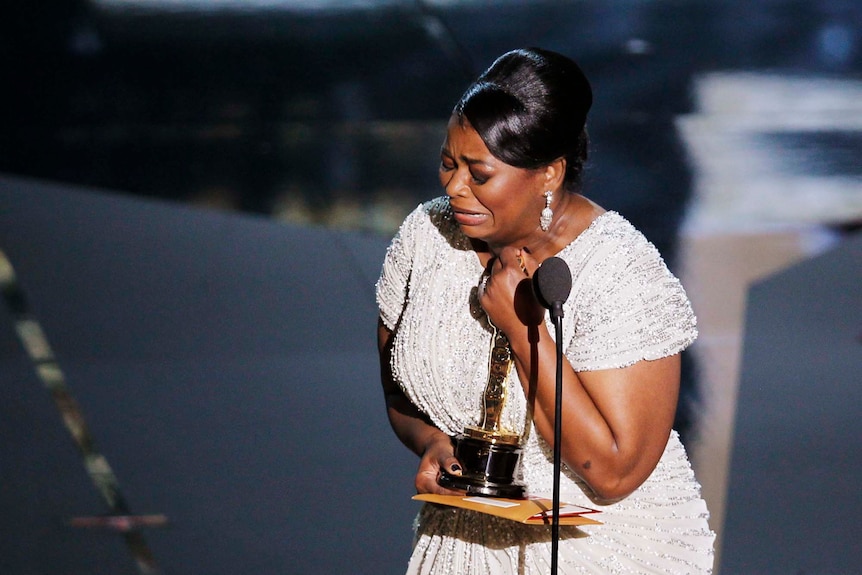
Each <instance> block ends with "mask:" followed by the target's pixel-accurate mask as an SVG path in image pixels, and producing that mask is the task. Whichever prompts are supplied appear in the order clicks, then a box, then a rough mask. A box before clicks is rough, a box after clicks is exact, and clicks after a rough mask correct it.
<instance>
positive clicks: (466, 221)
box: [452, 208, 488, 226]
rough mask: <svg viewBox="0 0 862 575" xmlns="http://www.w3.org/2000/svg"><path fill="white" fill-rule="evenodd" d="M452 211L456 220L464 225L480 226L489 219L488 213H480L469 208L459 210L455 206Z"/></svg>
mask: <svg viewBox="0 0 862 575" xmlns="http://www.w3.org/2000/svg"><path fill="white" fill-rule="evenodd" d="M452 213H453V214H454V216H455V221H456V222H458V223H459V224H461V225H462V226H478V225H479V224H482V223H484V222H485V221H486V220H487V219H488V215H487V214H480V213H478V212H471V211H468V210H457V209H454V208H453V209H452Z"/></svg>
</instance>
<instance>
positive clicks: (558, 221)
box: [377, 49, 714, 575]
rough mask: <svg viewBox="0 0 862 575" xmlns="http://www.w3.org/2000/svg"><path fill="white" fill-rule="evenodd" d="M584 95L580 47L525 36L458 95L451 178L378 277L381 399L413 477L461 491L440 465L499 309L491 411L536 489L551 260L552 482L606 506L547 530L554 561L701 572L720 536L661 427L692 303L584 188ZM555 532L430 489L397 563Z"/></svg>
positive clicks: (532, 558) (453, 469)
mask: <svg viewBox="0 0 862 575" xmlns="http://www.w3.org/2000/svg"><path fill="white" fill-rule="evenodd" d="M591 104H592V92H591V89H590V86H589V83H588V81H587V80H586V78H585V77H584V75H583V73H582V72H581V70H580V69H579V68H578V66H577V65H576V64H575V63H574V62H572V61H571V60H569V59H568V58H566V57H564V56H561V55H559V54H556V53H553V52H549V51H545V50H538V49H529V50H516V51H513V52H509V53H507V54H504V55H503V56H501V57H500V58H499V59H497V61H496V62H494V64H493V65H492V66H491V67H490V68H489V69H488V70H486V71H485V72H484V73H483V74H482V75H481V76H480V77H479V79H478V80H477V81H476V82H475V83H474V84H473V85H472V86H470V88H469V89H468V90H467V91H466V93H465V94H464V96H463V97H462V98H461V100H460V101H459V102H458V104H457V105H456V107H455V109H454V112H453V114H452V116H451V118H450V120H449V124H448V129H447V136H446V140H445V141H444V143H443V146H442V150H441V162H440V182H441V184H442V186H443V188H444V189H445V192H446V195H445V196H444V197H441V198H438V199H436V200H432V201H430V202H427V203H425V204H423V205H420V206H419V207H418V208H417V209H416V210H415V211H414V212H413V213H411V214H410V215H409V216H408V217H407V218H406V219H405V221H404V223H403V224H402V226H401V228H400V230H399V231H398V234H397V235H396V236H395V238H394V239H393V241H392V244H391V245H390V247H389V249H388V251H387V255H386V259H385V262H384V264H383V271H382V273H381V276H380V279H379V280H378V283H377V299H378V304H379V307H380V320H379V325H378V340H379V348H380V354H381V373H382V381H383V387H384V391H385V396H386V406H387V411H388V415H389V419H390V422H391V424H392V427H393V429H394V431H395V433H396V434H397V436H398V437H399V438H400V440H401V441H402V442H403V443H404V444H405V445H406V446H407V447H409V448H410V449H412V450H413V451H414V452H415V453H416V454H417V455H418V456H419V457H420V463H419V468H418V472H417V474H416V490H417V491H418V492H419V493H441V494H447V493H449V494H451V493H456V492H455V491H452V490H449V489H447V488H444V487H442V486H441V485H440V484H439V483H438V480H439V478H440V476H441V473H443V472H446V473H448V474H450V475H455V476H457V475H458V474H459V473H461V471H462V469H461V463H460V462H459V461H458V460H457V459H456V458H455V456H454V451H453V442H452V437H453V436H455V435H457V434H458V433H460V432H461V431H462V430H463V429H464V427H465V426H467V425H476V424H477V422H478V418H479V416H480V415H481V411H482V403H481V402H482V394H483V390H484V388H485V385H486V381H487V378H488V370H489V366H488V342H489V338H490V336H491V333H492V330H493V329H494V327H496V329H497V330H499V331H501V332H502V333H503V334H505V336H506V337H507V338H508V341H509V346H510V350H511V355H512V356H513V358H514V369H512V371H511V373H510V376H509V381H508V386H509V390H508V391H509V393H508V398H507V400H506V404H505V408H504V413H503V416H502V417H503V420H504V423H505V425H506V426H507V427H508V428H509V429H516V430H519V432H520V433H522V437H523V438H524V446H523V457H522V464H521V465H522V474H523V480H524V481H525V483H526V488H527V491H528V493H529V494H530V495H544V496H549V495H550V493H551V492H552V485H553V473H552V471H553V462H552V452H553V448H552V446H551V443H552V441H553V437H554V433H553V430H554V397H555V382H556V346H555V343H554V340H553V338H552V331H553V330H552V324H550V323H549V320H548V319H547V318H546V317H545V316H544V309H543V308H542V307H541V306H540V305H539V303H538V302H537V301H536V299H535V297H534V296H533V294H532V292H531V291H530V290H528V289H524V286H525V285H529V284H528V282H527V283H526V284H525V282H524V280H525V279H527V278H529V276H531V275H532V274H533V273H534V272H535V270H536V269H537V267H538V266H539V265H540V263H541V262H542V261H543V260H545V259H546V258H549V257H551V256H557V257H560V258H562V259H563V260H564V261H565V262H566V263H567V264H568V265H569V267H570V269H571V272H572V276H573V287H572V292H571V295H570V297H569V298H568V300H567V301H566V303H565V305H564V313H565V315H564V319H563V334H564V338H565V342H564V346H563V347H564V350H565V357H566V360H567V361H566V362H565V365H564V366H563V405H562V418H561V419H562V443H561V446H560V447H561V453H562V459H563V473H562V478H561V500H562V501H566V502H569V503H575V504H580V505H584V506H588V507H594V508H598V509H599V510H601V511H602V515H601V517H600V519H601V521H602V524H601V525H596V526H589V527H587V526H584V527H581V528H574V527H563V528H561V534H560V541H559V555H558V558H559V559H558V565H559V570H560V572H561V573H567V574H568V573H615V572H625V573H655V572H660V573H699V572H700V573H705V572H709V571H711V568H712V544H713V538H714V536H713V533H712V532H711V531H710V530H709V528H708V526H707V517H708V513H707V509H706V505H705V504H704V502H703V500H702V499H701V497H700V487H699V485H698V483H697V481H696V480H695V478H694V475H693V473H692V471H691V467H690V465H689V463H688V459H687V457H686V454H685V451H684V449H683V447H682V445H681V443H680V441H679V439H678V436H677V434H676V433H675V432H674V431H673V430H672V429H671V425H672V422H673V418H674V412H675V409H676V403H677V397H678V390H679V377H680V376H679V373H680V360H679V353H680V352H681V351H682V350H683V349H684V348H685V347H687V346H688V345H689V344H690V343H691V342H692V341H693V340H694V339H695V338H696V336H697V331H696V327H695V325H696V324H695V318H694V315H693V313H692V310H691V307H690V305H689V302H688V299H687V298H686V295H685V292H684V291H683V289H682V287H681V286H680V284H679V282H678V281H677V279H676V278H675V277H673V276H672V275H671V274H670V272H669V271H668V270H667V268H666V266H665V264H664V262H663V260H662V259H661V257H660V256H659V254H658V253H657V252H656V250H655V248H654V247H653V246H652V244H650V243H649V242H648V241H647V240H646V239H645V238H644V237H643V236H642V235H641V234H640V233H639V232H638V231H636V230H635V229H634V228H633V227H632V226H631V225H630V224H629V223H628V222H627V221H626V220H625V219H623V218H622V217H621V216H620V215H619V214H617V213H615V212H609V211H605V210H604V209H602V208H601V207H600V206H598V205H596V204H595V203H593V202H592V201H590V200H588V199H587V198H585V197H584V196H582V195H580V193H579V192H580V176H581V172H582V170H583V166H584V162H585V160H586V158H587V135H586V128H585V124H586V116H587V112H588V110H589V108H590V106H591ZM543 318H544V319H543ZM585 534H586V535H587V536H585ZM550 549H551V542H550V533H549V529H548V528H546V527H538V526H525V525H522V524H520V523H516V522H512V521H507V520H504V519H498V518H495V517H492V516H490V515H485V514H480V513H475V512H471V511H466V510H461V509H455V508H449V507H442V506H436V505H430V504H426V505H425V506H424V507H423V508H422V511H421V512H420V514H419V517H418V518H417V521H416V540H415V546H414V552H413V556H412V558H411V560H410V564H409V569H408V572H409V573H428V574H444V573H448V574H452V575H465V574H471V573H475V574H490V573H494V574H497V573H499V574H509V573H513V574H514V573H517V574H532V573H536V574H538V573H542V574H546V573H548V572H549V565H550V561H551V557H550Z"/></svg>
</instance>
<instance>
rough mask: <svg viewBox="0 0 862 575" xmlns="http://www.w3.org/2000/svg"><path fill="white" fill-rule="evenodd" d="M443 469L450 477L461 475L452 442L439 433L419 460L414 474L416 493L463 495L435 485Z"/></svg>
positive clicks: (461, 492)
mask: <svg viewBox="0 0 862 575" xmlns="http://www.w3.org/2000/svg"><path fill="white" fill-rule="evenodd" d="M444 469H445V470H446V471H447V472H448V473H450V474H452V475H461V464H459V463H458V460H457V459H456V458H455V449H454V447H453V446H452V440H451V439H450V438H449V436H448V435H446V434H445V433H443V432H442V431H440V432H439V433H437V434H435V436H434V438H433V439H432V440H431V441H429V442H428V445H427V446H426V448H425V451H424V452H423V453H422V457H421V459H420V460H419V471H418V472H417V473H416V493H436V494H439V495H463V494H464V492H463V491H457V490H453V489H447V488H445V487H442V486H441V485H440V484H439V483H437V480H438V479H439V477H440V473H441V472H442V470H444Z"/></svg>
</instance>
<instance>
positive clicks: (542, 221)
mask: <svg viewBox="0 0 862 575" xmlns="http://www.w3.org/2000/svg"><path fill="white" fill-rule="evenodd" d="M553 197H554V192H552V191H551V190H548V191H547V192H545V209H543V210H542V217H540V218H539V226H540V227H541V228H542V231H543V232H546V231H548V230H549V229H551V221H553V219H554V210H552V209H551V199H553Z"/></svg>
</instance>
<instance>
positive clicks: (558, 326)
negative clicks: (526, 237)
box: [551, 302, 563, 575]
mask: <svg viewBox="0 0 862 575" xmlns="http://www.w3.org/2000/svg"><path fill="white" fill-rule="evenodd" d="M551 319H552V320H553V321H554V330H555V334H556V344H557V381H556V384H557V385H556V395H555V400H554V488H553V489H554V493H553V508H554V509H553V516H552V519H551V575H557V568H558V564H557V563H558V555H559V552H560V472H561V467H562V451H561V447H560V444H561V443H562V437H563V425H562V421H561V419H562V415H563V407H562V405H563V302H554V304H553V307H552V309H551Z"/></svg>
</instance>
